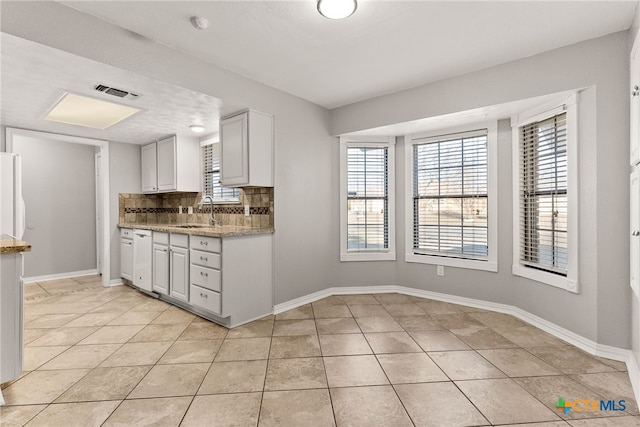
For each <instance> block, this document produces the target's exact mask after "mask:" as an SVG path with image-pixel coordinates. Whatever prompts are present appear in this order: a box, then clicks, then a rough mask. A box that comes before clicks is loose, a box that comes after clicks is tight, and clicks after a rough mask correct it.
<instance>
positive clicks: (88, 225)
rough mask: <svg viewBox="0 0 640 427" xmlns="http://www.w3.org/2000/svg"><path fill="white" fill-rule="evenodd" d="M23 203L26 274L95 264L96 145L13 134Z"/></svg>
mask: <svg viewBox="0 0 640 427" xmlns="http://www.w3.org/2000/svg"><path fill="white" fill-rule="evenodd" d="M12 151H13V152H14V153H16V154H20V155H21V156H22V195H23V197H24V201H25V206H26V220H27V221H26V224H27V229H26V231H25V233H24V240H26V241H28V242H29V243H31V245H32V246H33V249H32V250H31V252H29V253H27V254H26V255H25V260H24V274H25V277H27V278H29V277H34V276H46V275H52V274H64V273H70V272H75V271H84V270H93V269H95V268H96V209H95V208H96V191H95V147H93V146H91V145H82V144H75V143H69V142H60V141H54V140H48V139H44V138H32V137H26V136H15V137H14V141H13V150H12Z"/></svg>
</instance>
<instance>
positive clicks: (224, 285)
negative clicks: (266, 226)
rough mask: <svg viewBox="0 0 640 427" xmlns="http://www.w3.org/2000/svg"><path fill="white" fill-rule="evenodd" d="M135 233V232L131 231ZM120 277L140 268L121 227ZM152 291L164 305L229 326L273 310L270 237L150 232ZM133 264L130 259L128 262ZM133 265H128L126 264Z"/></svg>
mask: <svg viewBox="0 0 640 427" xmlns="http://www.w3.org/2000/svg"><path fill="white" fill-rule="evenodd" d="M135 231H138V230H135ZM121 233H123V234H122V253H121V257H122V263H121V265H122V277H125V278H126V276H125V274H127V273H126V272H127V271H133V272H134V274H133V276H135V272H137V271H138V270H141V266H138V265H137V261H138V260H141V257H138V258H135V257H134V256H133V255H134V253H133V252H134V251H133V248H132V246H130V245H128V244H127V241H131V239H128V238H127V235H126V234H131V235H133V234H134V233H133V230H129V231H126V232H125V229H122V231H121ZM149 240H151V241H152V243H153V249H152V251H150V253H151V254H152V256H151V259H152V262H151V264H152V272H153V274H152V280H151V284H152V286H151V288H152V290H153V292H155V293H157V294H159V297H160V298H161V299H163V300H165V301H167V302H170V303H173V304H175V305H178V306H180V307H182V308H184V309H186V310H191V311H192V312H194V313H196V314H198V315H200V316H202V317H206V318H209V319H210V320H213V321H215V322H218V323H221V324H223V325H225V326H228V327H234V326H238V325H241V324H243V323H247V322H250V321H252V320H255V319H258V318H260V317H263V316H266V315H269V314H271V313H272V312H273V249H272V248H273V236H272V235H271V234H257V235H253V234H252V235H245V236H233V237H221V238H219V237H206V236H198V235H188V234H181V233H166V232H153V238H152V239H149ZM127 260H133V261H127ZM131 264H132V265H131Z"/></svg>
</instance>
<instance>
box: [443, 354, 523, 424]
mask: <svg viewBox="0 0 640 427" xmlns="http://www.w3.org/2000/svg"><path fill="white" fill-rule="evenodd" d="M434 363H435V362H434ZM469 381H477V380H469ZM451 383H452V384H453V386H454V387H455V388H456V389H457V390H458V391H459V392H460V394H462V395H463V396H464V398H465V399H467V402H469V404H470V405H471V406H473V407H474V408H475V410H476V411H478V413H479V414H480V415H482V417H483V418H484V419H485V420H486V421H487V424H488V425H491V426H495V425H499V424H495V423H493V422H491V421H490V420H489V417H488V416H487V415H486V414H485V413H484V412H482V411H481V410H480V408H479V407H478V406H477V405H476V404H475V403H474V402H473V400H471V398H470V397H469V396H467V394H466V393H465V392H464V391H463V390H462V389H461V388H460V386H458V384H457V383H456V381H451ZM525 424H526V422H525Z"/></svg>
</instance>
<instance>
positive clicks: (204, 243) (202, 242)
mask: <svg viewBox="0 0 640 427" xmlns="http://www.w3.org/2000/svg"><path fill="white" fill-rule="evenodd" d="M200 244H201V245H203V246H209V242H205V241H204V240H200Z"/></svg>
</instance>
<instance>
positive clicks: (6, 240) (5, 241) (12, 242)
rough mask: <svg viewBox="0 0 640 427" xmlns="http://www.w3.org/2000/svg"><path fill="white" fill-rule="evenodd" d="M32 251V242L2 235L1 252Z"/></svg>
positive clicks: (0, 238)
mask: <svg viewBox="0 0 640 427" xmlns="http://www.w3.org/2000/svg"><path fill="white" fill-rule="evenodd" d="M29 251H31V244H30V243H27V242H25V241H24V240H19V239H14V238H13V237H11V236H7V235H4V234H3V235H2V236H0V254H15V253H19V252H29Z"/></svg>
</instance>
